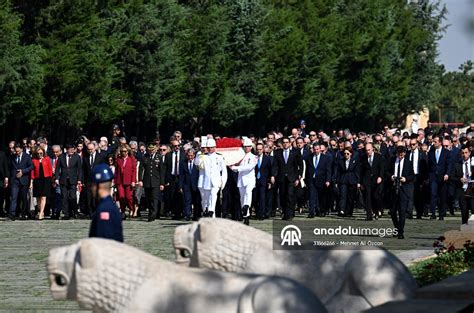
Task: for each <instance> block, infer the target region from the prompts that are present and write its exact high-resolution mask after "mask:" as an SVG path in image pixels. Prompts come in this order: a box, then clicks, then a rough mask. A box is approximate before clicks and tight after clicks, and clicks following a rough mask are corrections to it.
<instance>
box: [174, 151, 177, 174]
mask: <svg viewBox="0 0 474 313" xmlns="http://www.w3.org/2000/svg"><path fill="white" fill-rule="evenodd" d="M174 174H175V175H178V152H175V153H174Z"/></svg>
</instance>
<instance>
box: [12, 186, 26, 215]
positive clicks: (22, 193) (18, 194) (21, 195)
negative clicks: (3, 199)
mask: <svg viewBox="0 0 474 313" xmlns="http://www.w3.org/2000/svg"><path fill="white" fill-rule="evenodd" d="M10 188H11V202H10V214H11V215H13V216H16V215H17V214H16V213H17V205H18V202H19V201H20V202H21V206H20V205H18V207H19V208H20V210H19V211H20V214H21V215H22V216H29V215H30V209H29V206H28V185H25V186H22V185H18V184H13V185H11V187H10Z"/></svg>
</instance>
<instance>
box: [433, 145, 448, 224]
mask: <svg viewBox="0 0 474 313" xmlns="http://www.w3.org/2000/svg"><path fill="white" fill-rule="evenodd" d="M450 164H451V158H450V152H449V150H447V149H445V148H443V146H442V142H441V138H440V136H434V137H433V147H432V149H430V151H429V152H428V173H429V180H430V191H431V203H430V209H431V219H436V205H438V212H439V219H440V220H443V219H444V216H445V215H446V203H447V193H448V190H447V187H448V185H447V182H448V179H449V173H450V172H451V165H450Z"/></svg>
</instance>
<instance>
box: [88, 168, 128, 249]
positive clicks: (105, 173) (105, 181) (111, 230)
mask: <svg viewBox="0 0 474 313" xmlns="http://www.w3.org/2000/svg"><path fill="white" fill-rule="evenodd" d="M113 178H114V174H113V173H112V170H111V169H110V167H108V166H107V165H106V164H98V165H96V166H94V168H93V169H92V177H91V182H92V186H91V189H92V196H93V197H94V199H95V201H96V202H97V201H100V202H99V205H98V206H97V210H96V211H95V213H94V214H93V216H92V223H91V229H90V231H89V237H100V238H106V239H112V240H117V241H120V242H123V230H122V216H121V214H120V210H119V208H118V207H117V205H116V204H115V202H114V200H113V199H112V197H111V195H110V188H111V185H112V179H113Z"/></svg>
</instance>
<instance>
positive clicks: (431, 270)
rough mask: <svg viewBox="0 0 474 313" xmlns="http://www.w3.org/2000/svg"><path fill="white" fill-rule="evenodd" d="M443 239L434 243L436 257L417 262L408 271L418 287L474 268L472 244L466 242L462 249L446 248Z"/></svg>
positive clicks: (473, 245)
mask: <svg viewBox="0 0 474 313" xmlns="http://www.w3.org/2000/svg"><path fill="white" fill-rule="evenodd" d="M444 240H445V238H444V237H440V238H438V240H436V241H435V243H434V244H433V247H434V248H435V253H436V257H434V258H430V259H427V260H424V261H421V262H418V263H416V264H414V265H413V266H411V268H410V271H411V272H412V274H413V277H414V278H415V279H416V281H417V282H418V285H419V286H420V287H423V286H426V285H430V284H433V283H436V282H439V281H441V280H443V279H446V278H448V277H450V276H453V275H459V274H460V273H462V272H464V271H466V270H468V269H471V268H473V267H474V243H473V242H471V241H467V242H466V243H465V244H464V248H463V249H459V250H456V249H454V246H452V245H450V246H446V244H445V242H444Z"/></svg>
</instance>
